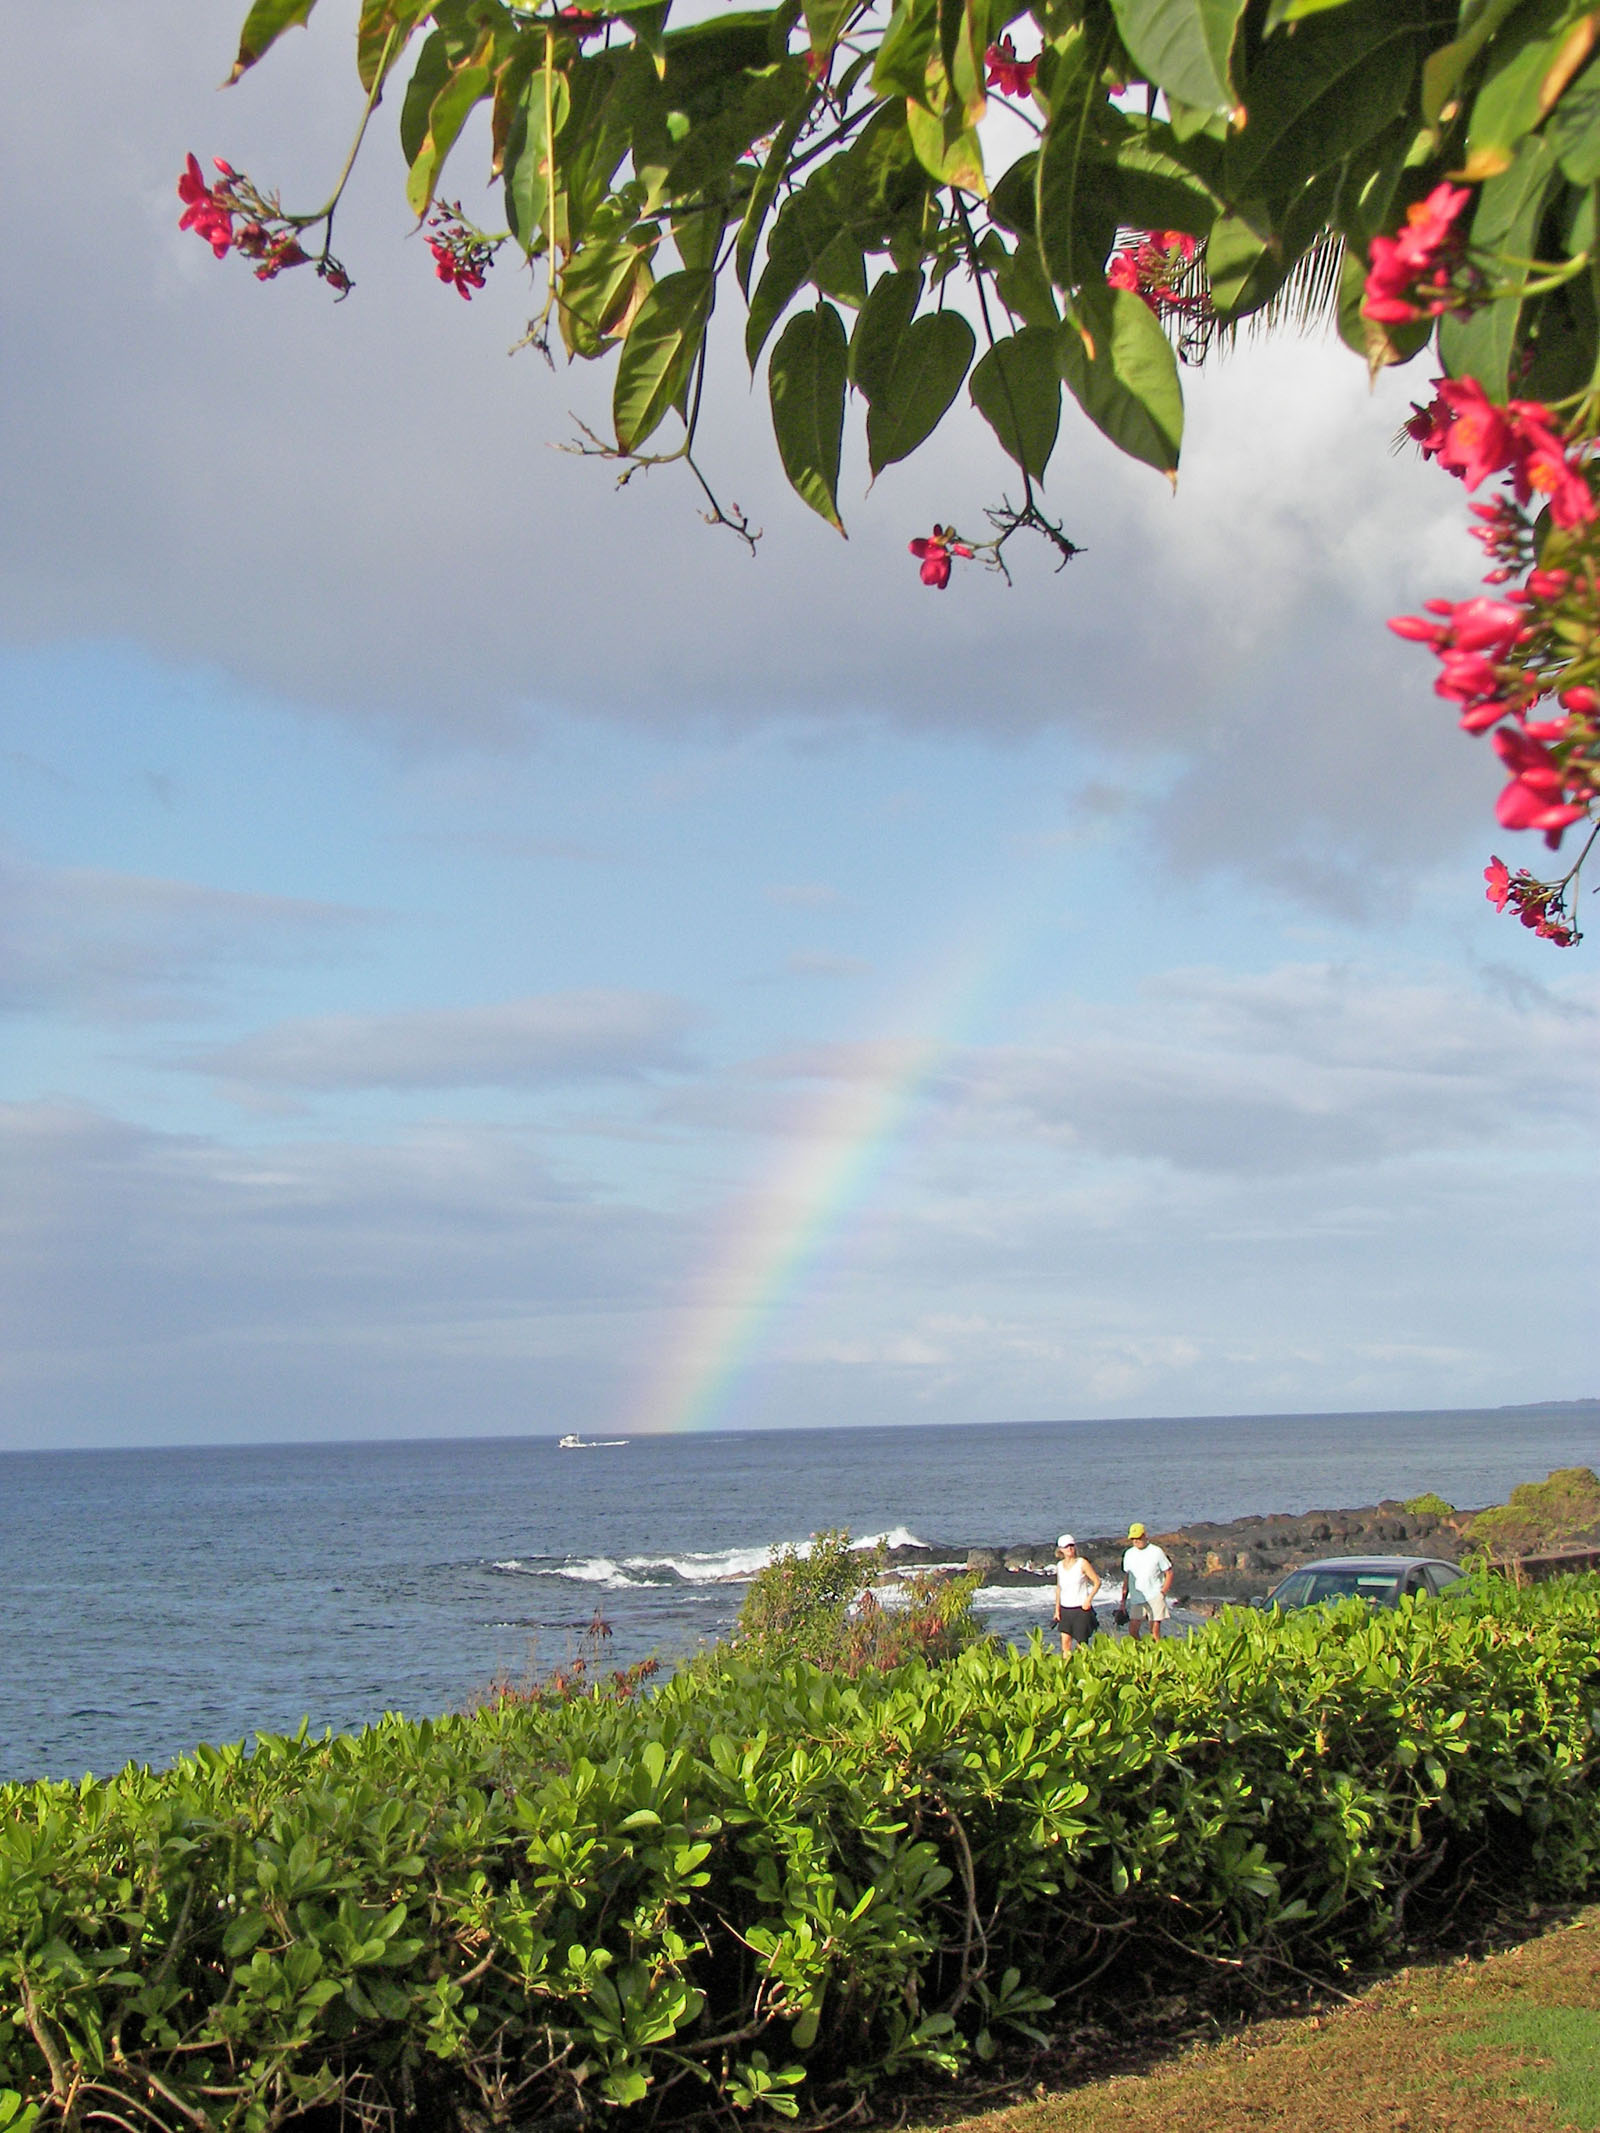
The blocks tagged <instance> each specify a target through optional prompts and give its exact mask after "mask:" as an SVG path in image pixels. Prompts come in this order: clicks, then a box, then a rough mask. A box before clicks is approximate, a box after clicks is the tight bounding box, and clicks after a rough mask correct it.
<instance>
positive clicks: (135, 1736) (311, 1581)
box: [0, 1401, 1600, 1778]
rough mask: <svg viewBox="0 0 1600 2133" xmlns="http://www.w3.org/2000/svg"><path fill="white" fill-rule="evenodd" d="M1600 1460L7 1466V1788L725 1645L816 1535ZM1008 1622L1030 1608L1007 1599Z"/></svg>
mask: <svg viewBox="0 0 1600 2133" xmlns="http://www.w3.org/2000/svg"><path fill="white" fill-rule="evenodd" d="M1597 1461H1600V1403H1596V1402H1593V1401H1585V1402H1581V1403H1574V1404H1567V1405H1562V1406H1552V1407H1547V1408H1514V1409H1499V1410H1495V1411H1492V1412H1486V1413H1441V1414H1403V1415H1373V1414H1365V1415H1318V1416H1304V1415H1299V1416H1266V1417H1251V1418H1248V1419H1238V1418H1226V1417H1223V1418H1216V1417H1212V1418H1203V1419H1199V1420H1189V1421H1183V1420H1167V1421H1151V1422H1115V1423H1109V1422H1105V1423H1095V1422H1027V1423H1012V1424H1005V1425H985V1426H982V1427H977V1426H974V1427H968V1428H961V1427H957V1428H950V1427H945V1428H928V1429H907V1428H896V1429H874V1428H850V1429H817V1430H794V1431H784V1432H762V1433H759V1434H757V1433H751V1434H747V1435H717V1436H702V1437H671V1438H667V1437H655V1438H638V1439H635V1440H634V1441H633V1442H631V1443H628V1444H625V1445H622V1446H619V1447H613V1448H606V1449H592V1450H582V1451H572V1450H562V1449H560V1448H558V1446H557V1444H556V1442H555V1440H554V1438H553V1437H546V1438H477V1439H464V1440H450V1441H445V1440H440V1441H432V1442H415V1441H413V1442H404V1443H378V1444H372V1443H364V1444H281V1445H266V1446H260V1447H254V1448H247V1449H240V1448H225V1449H223V1448H219V1449H208V1450H160V1451H150V1450H141V1451H105V1452H66V1453H38V1452H33V1453H10V1454H5V1455H0V1548H3V1560H4V1564H5V1570H6V1590H5V1600H6V1608H7V1613H8V1616H9V1620H8V1622H7V1625H6V1630H7V1633H6V1636H5V1638H4V1645H3V1651H4V1656H3V1659H0V1777H3V1778H35V1777H77V1776H81V1775H82V1774H83V1772H84V1771H86V1770H94V1771H96V1772H102V1773H103V1772H106V1771H109V1770H112V1769H115V1768H118V1767H120V1766H121V1765H122V1764H123V1763H124V1762H127V1761H129V1760H138V1761H147V1762H151V1763H163V1762H166V1761H168V1760H170V1758H171V1757H172V1756H174V1755H176V1754H179V1753H181V1752H182V1751H183V1750H184V1749H186V1748H189V1747H192V1746H193V1745H194V1743H195V1742H196V1741H199V1740H212V1741H218V1740H232V1739H238V1738H241V1737H243V1736H245V1735H247V1734H249V1733H250V1732H252V1731H253V1730H255V1729H257V1728H260V1729H262V1730H264V1731H270V1732H283V1731H292V1730H293V1729H294V1728H295V1727H296V1726H298V1725H299V1723H300V1722H301V1720H302V1719H303V1718H304V1719H309V1720H310V1722H311V1725H312V1726H313V1728H316V1729H320V1728H322V1727H324V1726H333V1727H335V1728H340V1729H343V1728H349V1727H354V1726H359V1725H361V1724H364V1723H366V1722H368V1721H370V1720H372V1719H374V1718H376V1717H378V1716H379V1715H380V1714H381V1713H383V1712H384V1711H387V1710H402V1711H406V1712H408V1713H410V1714H412V1715H414V1716H421V1715H423V1714H425V1713H437V1712H440V1711H446V1710H453V1709H458V1708H460V1707H461V1706H462V1705H463V1704H464V1703H465V1702H467V1701H468V1700H469V1699H470V1697H471V1696H472V1693H473V1691H474V1690H475V1689H478V1688H480V1687H482V1686H483V1685H485V1684H486V1683H487V1682H488V1681H489V1680H490V1679H491V1678H492V1677H493V1676H494V1675H495V1674H496V1673H498V1672H501V1671H509V1672H511V1673H513V1674H517V1673H520V1672H521V1671H523V1670H524V1669H525V1668H526V1667H527V1666H528V1665H529V1664H530V1662H531V1663H532V1664H534V1665H537V1666H538V1667H540V1668H548V1667H550V1666H552V1665H554V1664H556V1663H558V1662H560V1661H561V1660H563V1659H565V1658H566V1657H568V1656H569V1655H570V1653H571V1652H572V1650H573V1649H574V1647H575V1645H576V1641H577V1638H578V1636H579V1635H580V1633H581V1631H582V1630H583V1628H584V1626H585V1625H586V1624H587V1623H588V1622H589V1620H590V1618H591V1616H592V1614H593V1612H594V1609H595V1607H596V1605H597V1604H598V1605H599V1606H601V1607H602V1608H603V1610H604V1613H605V1616H606V1619H607V1620H608V1622H609V1623H610V1625H611V1627H612V1631H613V1634H612V1637H611V1640H610V1645H609V1651H610V1654H611V1659H612V1662H613V1663H616V1664H619V1665H620V1664H624V1663H627V1662H629V1661H631V1660H633V1659H637V1658H641V1657H644V1656H646V1655H647V1654H650V1653H658V1654H660V1655H662V1656H664V1657H667V1658H673V1657H679V1656H682V1655H683V1654H685V1653H686V1652H689V1651H692V1650H693V1649H694V1648H695V1646H696V1645H697V1644H699V1643H702V1642H705V1641H708V1640H710V1639H712V1638H715V1637H718V1636H721V1635H724V1634H725V1633H726V1632H727V1630H728V1629H729V1628H730V1627H731V1625H732V1623H733V1620H734V1617H735V1616H736V1615H737V1613H738V1609H739V1603H740V1600H741V1598H742V1597H743V1591H744V1582H743V1581H744V1580H745V1579H746V1578H748V1576H749V1575H750V1573H751V1571H752V1570H753V1569H754V1568H756V1567H757V1566H758V1565H759V1564H760V1563H761V1562H763V1561H764V1560H765V1559H766V1557H767V1555H768V1552H769V1551H770V1549H771V1548H772V1547H773V1546H775V1545H780V1544H782V1543H784V1542H797V1541H802V1540H804V1539H805V1538H806V1537H807V1536H808V1535H809V1534H811V1533H813V1532H815V1531H817V1530H820V1529H821V1528H823V1527H838V1526H845V1527H848V1528H849V1529H850V1531H851V1532H852V1533H854V1534H855V1535H857V1536H865V1535H869V1534H890V1535H894V1536H895V1537H897V1538H900V1539H908V1538H911V1537H915V1538H916V1539H919V1540H922V1541H925V1542H928V1543H931V1544H933V1545H936V1546H938V1547H940V1548H948V1549H949V1550H950V1551H951V1554H952V1556H954V1557H957V1558H959V1557H960V1555H961V1554H963V1553H964V1551H965V1550H966V1548H968V1547H969V1546H974V1545H995V1546H1011V1545H1015V1544H1018V1543H1022V1542H1032V1541H1044V1540H1049V1539H1051V1538H1053V1536H1054V1534H1055V1532H1056V1531H1057V1529H1058V1528H1059V1527H1061V1526H1063V1525H1071V1526H1072V1527H1074V1528H1075V1529H1076V1530H1077V1531H1078V1532H1079V1533H1085V1534H1088V1533H1105V1532H1112V1531H1116V1530H1118V1529H1119V1528H1121V1527H1122V1526H1123V1525H1124V1524H1125V1523H1126V1521H1127V1520H1128V1519H1130V1518H1132V1517H1139V1518H1143V1519H1145V1520H1146V1521H1147V1522H1148V1523H1149V1524H1150V1525H1152V1526H1153V1527H1155V1528H1157V1529H1159V1528H1161V1527H1165V1526H1172V1525H1177V1524H1181V1523H1184V1522H1187V1521H1190V1520H1193V1519H1197V1518H1232V1517H1237V1516H1240V1515H1242V1514H1244V1513H1246V1512H1251V1511H1299V1510H1307V1509H1311V1508H1313V1507H1319V1508H1332V1507H1337V1506H1344V1505H1355V1504H1362V1503H1371V1502H1375V1501H1376V1500H1377V1499H1379V1498H1380V1497H1385V1496H1407V1495H1412V1494H1415V1493H1417V1492H1418V1491H1419V1490H1421V1489H1425V1488H1434V1489H1438V1490H1439V1491H1441V1492H1442V1493H1443V1494H1444V1495H1445V1496H1447V1497H1448V1498H1449V1499H1450V1500H1451V1501H1452V1502H1454V1503H1457V1504H1461V1505H1477V1504H1485V1503H1493V1502H1499V1501H1503V1499H1504V1498H1505V1496H1506V1494H1507V1493H1508V1491H1509V1490H1510V1489H1511V1487H1512V1486H1513V1485H1514V1484H1515V1483H1517V1482H1518V1481H1525V1480H1530V1479H1537V1478H1540V1477H1542V1476H1543V1475H1544V1474H1545V1473H1546V1472H1547V1471H1548V1470H1549V1469H1550V1468H1552V1467H1557V1466H1573V1465H1594V1464H1596V1463H1597ZM985 1605H986V1607H987V1609H988V1610H989V1611H990V1613H991V1616H992V1619H994V1620H995V1621H996V1623H997V1625H999V1626H1005V1624H1006V1622H1007V1621H1010V1622H1011V1623H1013V1624H1014V1625H1015V1624H1018V1623H1019V1622H1021V1621H1026V1622H1028V1623H1031V1622H1032V1621H1033V1620H1034V1619H1036V1618H1042V1615H1043V1612H1044V1609H1043V1607H1042V1605H1041V1604H1040V1602H1038V1601H1037V1600H1036V1599H1035V1598H1034V1596H1033V1595H1031V1594H1028V1593H1020V1594H1019V1593H1017V1592H1015V1591H1010V1592H1005V1591H996V1592H992V1593H990V1594H989V1595H988V1596H987V1599H986V1602H985Z"/></svg>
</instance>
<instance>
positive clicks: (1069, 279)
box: [1033, 83, 1120, 288]
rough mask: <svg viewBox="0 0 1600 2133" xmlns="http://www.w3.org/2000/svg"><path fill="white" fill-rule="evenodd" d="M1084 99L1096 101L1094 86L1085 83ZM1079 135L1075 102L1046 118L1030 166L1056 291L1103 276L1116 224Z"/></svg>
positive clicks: (1081, 116)
mask: <svg viewBox="0 0 1600 2133" xmlns="http://www.w3.org/2000/svg"><path fill="white" fill-rule="evenodd" d="M1084 94H1086V96H1088V98H1097V96H1099V87H1097V85H1094V83H1088V85H1086V90H1084ZM1084 134H1086V113H1084V105H1082V100H1079V102H1077V105H1067V107H1065V109H1062V111H1058V113H1056V115H1054V117H1052V119H1050V126H1047V128H1045V143H1043V147H1041V151H1039V162H1037V164H1035V203H1033V211H1035V230H1037V232H1039V252H1041V256H1043V262H1045V269H1047V271H1050V279H1052V282H1054V284H1056V288H1077V284H1079V282H1088V279H1094V277H1097V275H1103V273H1105V260H1107V254H1109V252H1111V245H1114V243H1116V232H1118V222H1120V215H1118V209H1116V203H1114V198H1111V196H1109V192H1107V188H1105V186H1097V183H1094V179H1092V177H1090V175H1088V162H1086V156H1084Z"/></svg>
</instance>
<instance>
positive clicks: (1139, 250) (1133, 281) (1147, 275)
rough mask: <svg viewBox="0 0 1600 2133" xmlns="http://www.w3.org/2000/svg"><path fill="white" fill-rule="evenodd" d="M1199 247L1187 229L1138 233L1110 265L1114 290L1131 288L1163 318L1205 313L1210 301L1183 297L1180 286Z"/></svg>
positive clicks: (1109, 280)
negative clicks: (1180, 313)
mask: <svg viewBox="0 0 1600 2133" xmlns="http://www.w3.org/2000/svg"><path fill="white" fill-rule="evenodd" d="M1198 250H1199V246H1198V244H1197V243H1196V241H1195V239H1194V238H1193V237H1191V236H1190V235H1189V233H1188V231H1187V230H1134V231H1132V232H1131V233H1130V234H1129V235H1128V236H1127V237H1125V238H1123V239H1122V240H1121V241H1120V242H1119V243H1118V245H1117V249H1116V250H1115V251H1114V252H1113V253H1112V255H1111V258H1110V260H1109V261H1108V263H1107V266H1106V281H1107V283H1108V284H1109V286H1110V287H1111V288H1113V289H1131V290H1132V291H1133V292H1134V294H1135V295H1136V296H1141V297H1143V299H1144V301H1145V302H1146V303H1147V304H1148V305H1149V306H1150V309H1151V310H1152V311H1153V312H1154V313H1155V314H1156V316H1157V317H1158V318H1159V317H1160V316H1161V315H1162V313H1163V312H1172V311H1183V312H1201V311H1204V310H1205V309H1206V308H1207V305H1208V299H1207V298H1206V297H1204V296H1201V295H1187V296H1186V295H1183V294H1181V293H1180V292H1179V288H1178V284H1179V282H1180V281H1181V280H1182V279H1183V276H1184V274H1185V273H1186V272H1187V270H1188V268H1189V266H1190V265H1191V263H1192V262H1193V259H1194V255H1195V253H1196V252H1197V251H1198Z"/></svg>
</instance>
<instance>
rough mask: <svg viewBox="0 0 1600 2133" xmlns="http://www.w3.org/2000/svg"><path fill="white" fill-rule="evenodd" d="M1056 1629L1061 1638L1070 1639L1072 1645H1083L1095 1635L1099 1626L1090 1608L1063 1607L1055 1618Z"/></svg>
mask: <svg viewBox="0 0 1600 2133" xmlns="http://www.w3.org/2000/svg"><path fill="white" fill-rule="evenodd" d="M1056 1627H1057V1628H1058V1629H1059V1630H1060V1632H1061V1634H1062V1636H1063V1637H1070V1638H1071V1639H1072V1641H1073V1643H1074V1644H1083V1643H1085V1642H1086V1641H1087V1640H1088V1639H1089V1638H1090V1637H1092V1636H1093V1635H1094V1633H1095V1630H1096V1629H1097V1628H1098V1627H1099V1624H1098V1623H1097V1622H1096V1621H1095V1618H1094V1609H1093V1608H1092V1607H1063V1608H1062V1610H1061V1612H1060V1613H1059V1615H1057V1617H1056Z"/></svg>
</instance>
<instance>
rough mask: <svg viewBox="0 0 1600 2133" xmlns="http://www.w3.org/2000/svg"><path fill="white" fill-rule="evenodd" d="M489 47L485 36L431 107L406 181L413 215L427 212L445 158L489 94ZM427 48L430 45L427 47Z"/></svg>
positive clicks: (453, 71)
mask: <svg viewBox="0 0 1600 2133" xmlns="http://www.w3.org/2000/svg"><path fill="white" fill-rule="evenodd" d="M433 42H434V40H433V39H432V38H430V39H429V40H428V44H429V45H432V43H433ZM490 49H491V46H490V40H489V38H488V37H487V36H485V37H484V38H483V39H482V41H481V42H480V43H479V44H478V45H477V46H476V48H475V49H474V50H473V52H472V53H471V56H470V57H468V58H467V59H466V60H465V61H464V62H463V63H461V64H459V65H457V66H455V67H453V68H452V69H451V70H450V72H449V73H448V74H447V75H446V78H445V81H444V84H443V86H442V87H441V88H440V90H439V91H438V94H437V95H436V96H435V97H434V99H433V101H432V103H431V104H430V105H429V106H428V123H427V130H426V132H425V133H424V134H423V136H422V140H421V142H420V143H419V145H418V147H417V151H416V154H415V156H414V157H413V158H412V163H411V173H410V176H409V177H408V178H407V180H406V203H407V205H408V206H409V207H410V209H411V211H412V213H413V214H414V215H417V216H422V215H425V214H426V213H427V211H428V204H429V202H430V201H431V200H432V198H433V191H434V187H435V186H436V185H437V183H438V182H439V173H440V171H441V170H442V169H443V168H444V163H445V158H446V157H447V156H448V155H449V153H450V151H451V149H452V148H453V147H454V146H455V144H456V142H457V141H458V140H459V139H460V136H461V129H462V127H463V126H464V125H465V124H466V123H467V120H468V119H469V118H470V117H471V115H472V113H473V111H474V110H475V109H476V107H477V106H478V105H479V104H480V103H481V102H482V101H483V99H484V98H485V97H486V96H487V95H488V94H489V93H490V90H491V88H492V86H493V82H494V73H493V69H492V68H491V66H490V64H489V53H490ZM426 50H427V46H425V47H424V51H426ZM409 102H410V98H409V96H408V98H407V103H408V104H409Z"/></svg>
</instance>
